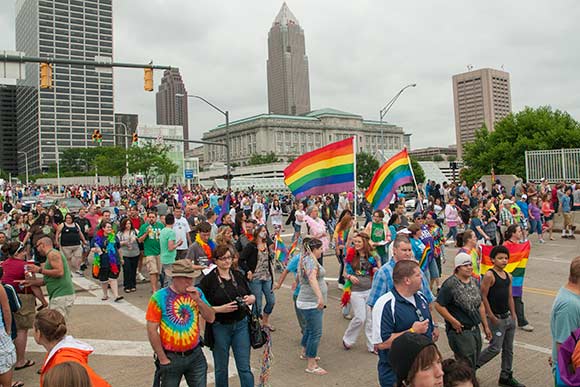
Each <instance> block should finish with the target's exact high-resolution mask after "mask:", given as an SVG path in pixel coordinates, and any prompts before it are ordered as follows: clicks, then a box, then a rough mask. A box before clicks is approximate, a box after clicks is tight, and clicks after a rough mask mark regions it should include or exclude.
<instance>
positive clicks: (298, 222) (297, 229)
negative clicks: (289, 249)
mask: <svg viewBox="0 0 580 387" xmlns="http://www.w3.org/2000/svg"><path fill="white" fill-rule="evenodd" d="M295 205H296V210H295V211H294V223H293V226H294V235H293V236H292V242H294V241H295V240H296V239H298V238H300V234H301V233H302V226H304V223H305V222H304V217H305V216H306V212H305V211H304V203H302V202H297V203H295Z"/></svg>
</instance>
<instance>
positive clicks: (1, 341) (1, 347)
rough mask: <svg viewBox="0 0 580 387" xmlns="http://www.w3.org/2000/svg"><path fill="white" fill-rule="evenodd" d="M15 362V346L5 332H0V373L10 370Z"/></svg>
mask: <svg viewBox="0 0 580 387" xmlns="http://www.w3.org/2000/svg"><path fill="white" fill-rule="evenodd" d="M14 364H16V347H14V343H13V342H12V339H11V338H10V336H8V335H7V334H6V332H4V331H3V332H2V333H1V334H0V374H5V373H6V372H8V371H10V369H12V367H13V366H14Z"/></svg>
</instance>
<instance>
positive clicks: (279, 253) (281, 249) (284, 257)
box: [274, 234, 298, 263]
mask: <svg viewBox="0 0 580 387" xmlns="http://www.w3.org/2000/svg"><path fill="white" fill-rule="evenodd" d="M297 245H298V239H296V240H295V241H294V243H292V245H291V246H290V249H288V248H287V247H286V244H285V243H284V241H283V240H282V237H281V236H280V234H276V248H275V253H274V255H275V256H276V259H277V260H278V261H280V262H282V263H286V262H288V259H289V258H290V257H292V256H293V255H294V253H295V252H296V246H297Z"/></svg>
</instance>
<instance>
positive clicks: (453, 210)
mask: <svg viewBox="0 0 580 387" xmlns="http://www.w3.org/2000/svg"><path fill="white" fill-rule="evenodd" d="M445 224H446V225H447V227H449V232H448V233H447V235H446V238H447V243H452V242H453V241H454V240H455V238H456V237H457V226H458V225H460V224H461V218H460V217H459V212H458V211H457V206H456V205H455V198H450V199H449V201H448V202H447V204H446V205H445Z"/></svg>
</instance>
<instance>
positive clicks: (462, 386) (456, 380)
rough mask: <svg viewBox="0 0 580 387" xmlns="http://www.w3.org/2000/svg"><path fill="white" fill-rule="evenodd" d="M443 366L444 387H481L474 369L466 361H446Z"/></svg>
mask: <svg viewBox="0 0 580 387" xmlns="http://www.w3.org/2000/svg"><path fill="white" fill-rule="evenodd" d="M441 365H442V367H443V374H444V375H443V386H444V387H479V382H478V381H477V378H476V377H475V372H473V368H471V367H470V366H469V363H468V362H466V361H465V360H455V359H445V360H443V363H442V364H441Z"/></svg>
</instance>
